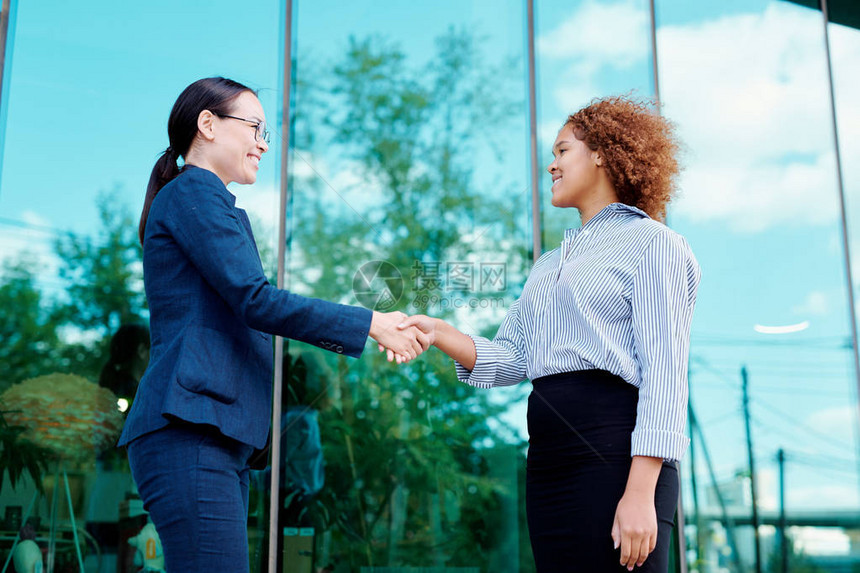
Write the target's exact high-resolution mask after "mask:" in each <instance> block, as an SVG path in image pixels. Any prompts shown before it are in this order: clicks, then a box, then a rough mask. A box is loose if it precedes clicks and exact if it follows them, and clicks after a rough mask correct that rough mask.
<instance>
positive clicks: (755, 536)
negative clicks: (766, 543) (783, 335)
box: [741, 366, 762, 573]
mask: <svg viewBox="0 0 860 573" xmlns="http://www.w3.org/2000/svg"><path fill="white" fill-rule="evenodd" d="M741 378H742V379H743V386H742V390H743V402H744V425H745V426H746V431H747V457H748V459H749V472H750V493H751V497H752V526H753V539H754V540H755V573H762V570H761V539H759V534H758V525H759V521H758V503H756V501H757V497H756V489H755V460H754V459H753V447H752V432H751V431H750V399H749V376H748V375H747V367H746V366H744V367H743V368H741Z"/></svg>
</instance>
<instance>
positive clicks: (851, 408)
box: [804, 404, 857, 451]
mask: <svg viewBox="0 0 860 573" xmlns="http://www.w3.org/2000/svg"><path fill="white" fill-rule="evenodd" d="M804 425H806V426H807V427H810V428H812V429H813V430H815V431H817V432H818V433H819V434H824V435H826V436H829V437H830V438H831V440H832V441H833V442H835V443H844V444H846V445H848V444H853V443H854V435H853V431H854V428H855V426H856V425H857V405H856V404H849V405H845V406H835V407H832V408H825V409H822V410H816V411H815V412H812V413H811V414H809V415H808V416H807V417H806V420H804ZM849 451H851V450H849Z"/></svg>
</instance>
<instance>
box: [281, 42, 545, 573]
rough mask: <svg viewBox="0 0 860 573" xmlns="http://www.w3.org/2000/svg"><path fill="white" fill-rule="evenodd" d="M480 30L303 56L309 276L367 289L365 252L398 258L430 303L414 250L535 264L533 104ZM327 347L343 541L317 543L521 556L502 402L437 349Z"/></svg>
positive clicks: (455, 559)
mask: <svg viewBox="0 0 860 573" xmlns="http://www.w3.org/2000/svg"><path fill="white" fill-rule="evenodd" d="M478 44H479V43H478V42H477V41H476V40H475V39H474V38H473V37H472V36H471V35H470V34H468V33H465V32H455V31H453V30H452V31H449V32H448V33H447V34H445V35H444V36H442V37H440V38H439V39H437V42H436V47H437V50H436V53H435V54H434V55H433V57H432V58H431V59H430V61H429V62H428V63H427V64H426V65H424V66H414V65H412V64H410V63H409V62H408V61H407V58H406V56H405V55H404V54H403V52H401V51H400V50H399V49H398V48H397V47H395V46H392V45H390V44H389V43H387V42H386V41H385V40H383V39H381V38H378V37H374V38H369V39H364V40H357V39H354V38H353V39H351V40H350V44H349V49H348V51H347V53H346V55H345V57H344V58H343V59H342V60H341V61H339V62H338V63H337V64H336V65H335V66H333V68H332V69H331V72H327V71H321V65H320V63H319V62H318V61H314V62H313V65H312V66H309V67H308V68H307V70H308V71H307V72H306V75H305V72H304V70H305V68H304V66H303V62H302V61H301V60H300V61H299V63H298V65H297V70H298V76H299V77H298V89H297V106H296V117H295V125H294V131H295V139H294V141H295V142H296V158H295V160H294V161H296V167H295V172H296V173H298V174H301V173H307V172H308V171H309V170H308V167H310V171H312V172H313V175H312V176H310V177H305V178H302V177H301V176H300V175H296V180H295V182H294V194H293V200H294V207H295V208H294V210H293V221H292V223H293V225H294V231H293V235H292V236H293V240H292V244H291V249H292V258H293V261H292V269H291V271H292V272H291V277H292V278H291V280H292V287H293V288H294V289H296V290H298V291H300V292H306V293H308V294H312V295H314V296H319V297H322V298H328V299H331V300H338V299H340V300H343V301H345V302H351V303H354V300H352V299H351V297H347V296H346V295H348V294H351V293H352V290H353V289H352V287H353V285H352V281H353V278H354V273H355V272H356V269H357V268H359V267H360V266H361V265H362V264H363V263H366V262H368V261H373V260H384V261H387V262H388V263H390V264H392V265H394V266H395V267H396V268H397V269H399V270H400V272H401V274H402V275H403V277H404V279H405V280H404V292H403V295H402V297H401V298H400V300H401V302H400V304H399V305H398V306H399V308H400V309H402V310H404V311H405V312H407V313H413V312H416V311H418V310H422V311H423V310H424V309H423V308H421V307H420V306H419V307H418V308H415V307H413V306H409V303H410V302H412V301H414V300H416V299H415V295H416V292H415V287H416V285H415V284H414V281H412V280H410V277H411V276H412V272H413V271H412V268H413V266H414V264H415V262H416V261H419V262H427V263H432V262H443V263H444V262H445V261H464V260H467V259H466V257H467V255H470V254H471V255H474V254H476V253H478V254H484V256H487V255H485V253H491V255H489V256H492V257H495V258H494V259H493V260H492V262H503V263H506V264H507V266H508V276H509V282H510V283H516V282H517V281H521V277H522V272H523V265H524V262H525V261H526V260H527V259H528V253H527V250H526V248H527V247H526V245H527V244H528V241H527V240H526V239H525V237H526V232H525V231H524V223H525V221H524V210H525V209H524V207H525V206H526V205H528V199H529V197H528V194H527V193H525V192H523V190H522V189H517V188H516V187H515V185H514V184H513V183H512V182H511V178H510V177H509V174H510V173H511V172H512V171H513V170H511V169H510V166H509V165H506V164H505V161H504V152H503V150H504V148H505V147H506V141H505V137H506V135H507V134H509V133H511V131H513V133H514V135H515V136H520V132H517V131H516V130H512V129H511V128H510V123H511V122H510V120H511V119H512V118H514V117H515V116H516V115H517V109H518V106H519V105H520V104H519V102H518V101H516V100H515V99H514V98H512V97H511V95H510V94H511V93H512V90H511V89H508V86H509V85H511V84H515V80H516V78H517V76H518V71H517V65H516V63H515V62H514V63H513V64H512V63H511V62H507V61H501V62H498V63H495V64H489V63H488V61H487V60H486V59H484V57H483V56H482V54H481V51H480V49H479V45H478ZM323 70H325V68H323ZM512 78H513V79H512ZM478 171H483V173H477V172H478ZM518 237H522V238H523V239H522V240H519V241H518V240H516V239H517V238H518ZM488 262H490V261H488ZM517 277H520V278H517ZM439 294H445V295H448V296H450V295H452V294H455V295H461V296H464V297H465V296H481V294H482V293H480V292H478V293H476V292H469V291H468V290H464V289H461V290H459V291H456V292H452V291H450V290H446V291H445V292H444V293H439ZM428 311H430V312H431V313H433V314H436V315H442V316H444V315H450V314H451V313H452V311H451V310H447V309H442V310H440V309H438V308H437V309H428ZM496 326H497V325H496ZM321 358H322V360H323V361H325V362H326V363H328V364H330V369H331V376H330V378H329V379H328V387H327V388H326V389H325V391H326V392H327V394H328V395H329V396H330V397H331V401H330V403H331V406H330V407H327V408H323V409H321V410H322V411H321V412H320V422H321V426H322V440H323V449H324V454H325V463H326V470H325V471H326V487H325V488H324V489H323V491H322V492H321V493H320V495H319V498H318V499H319V501H320V502H321V503H323V504H324V505H325V507H326V508H327V512H326V513H327V514H328V515H330V516H331V517H330V521H329V523H327V524H326V528H327V529H328V531H329V532H330V539H331V541H330V542H318V547H317V555H318V558H319V559H322V561H321V562H320V561H318V564H319V565H321V566H326V565H328V564H329V563H338V567H339V568H338V569H336V570H337V571H340V570H344V571H347V570H349V571H357V570H358V569H359V568H360V567H361V566H366V565H377V566H382V565H389V566H402V565H411V566H442V565H446V566H472V567H480V568H481V570H483V571H486V570H488V568H489V570H492V568H493V563H494V562H498V560H500V559H509V557H510V556H515V555H516V549H513V550H512V549H511V547H510V546H511V545H516V544H517V543H518V542H519V540H518V539H517V532H516V531H513V532H511V529H516V527H513V526H512V525H511V526H505V525H503V524H504V523H509V521H508V519H507V518H506V515H510V514H513V520H514V521H515V522H516V520H517V517H516V513H517V502H516V499H517V491H516V473H517V472H516V469H515V468H517V467H518V466H520V465H522V463H523V462H524V460H522V452H521V448H520V449H518V446H521V444H516V446H514V445H511V444H502V443H500V442H501V440H500V439H499V437H498V434H497V432H495V431H493V430H491V428H490V427H489V425H488V419H489V418H493V417H495V416H497V415H498V414H499V413H500V412H501V411H502V410H503V409H504V408H503V407H502V406H499V405H497V404H492V403H490V402H489V401H488V400H487V394H486V393H482V392H480V391H475V390H474V389H472V388H470V387H468V386H466V385H463V384H461V383H459V382H457V380H456V378H455V376H454V369H453V366H452V364H451V363H450V361H449V360H448V359H447V358H446V357H444V356H443V355H442V354H441V353H438V352H436V351H435V350H434V351H430V352H429V353H427V354H426V355H424V356H422V357H421V358H419V359H418V360H416V361H414V362H412V363H411V364H409V365H408V366H403V367H395V366H391V365H388V364H387V363H386V362H385V361H384V359H383V357H382V356H381V355H376V356H375V357H367V356H365V357H364V358H362V359H361V360H359V361H355V362H352V361H350V362H347V361H346V360H343V359H338V358H337V357H331V356H321ZM500 451H502V452H506V453H507V459H509V460H511V461H512V463H511V464H510V467H511V471H510V472H509V474H510V475H509V476H508V475H505V477H504V479H499V478H498V477H496V476H497V475H499V474H500V473H504V472H495V473H494V468H493V467H492V464H493V463H494V462H492V463H491V462H490V461H489V460H490V458H492V459H493V460H495V459H497V458H498V459H501V458H503V457H504V456H499V453H500ZM514 457H516V461H513V460H514ZM508 478H509V479H508ZM506 512H507V514H506ZM519 527H520V529H521V532H522V534H523V535H524V534H525V524H524V523H522V521H521V520H520V525H519ZM511 535H513V537H512V538H508V536H511ZM506 552H507V553H506ZM525 561H526V562H528V560H525ZM530 566H531V565H529V567H530ZM510 567H511V563H510V562H508V563H506V564H505V569H510ZM514 567H516V565H514ZM527 569H528V567H527V568H526V569H525V570H527ZM497 570H501V567H499V568H497Z"/></svg>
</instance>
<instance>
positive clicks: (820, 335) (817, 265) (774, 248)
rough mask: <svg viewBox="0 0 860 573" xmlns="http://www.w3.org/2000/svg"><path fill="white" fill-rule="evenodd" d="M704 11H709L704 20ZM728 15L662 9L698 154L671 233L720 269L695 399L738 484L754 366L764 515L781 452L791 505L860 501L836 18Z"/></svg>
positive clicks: (678, 97)
mask: <svg viewBox="0 0 860 573" xmlns="http://www.w3.org/2000/svg"><path fill="white" fill-rule="evenodd" d="M688 6H689V8H690V10H693V9H695V10H697V11H698V13H697V14H696V15H695V17H693V16H692V15H691V17H690V19H689V20H687V19H686V18H684V17H683V16H682V14H684V13H685V12H687V7H688ZM722 6H723V4H722V3H717V2H709V3H690V4H687V3H684V4H677V3H675V4H673V5H670V3H664V2H658V16H659V17H660V21H659V22H658V24H659V29H658V54H659V56H660V84H661V91H662V94H661V95H662V97H663V101H664V103H665V112H666V114H667V115H668V116H670V117H671V118H672V119H674V120H675V121H676V122H677V123H678V126H679V132H680V134H681V136H682V138H683V140H684V141H685V143H686V144H687V146H688V148H689V150H688V153H687V155H686V161H685V162H686V166H687V169H686V171H685V173H684V175H683V177H682V181H681V188H682V196H681V198H680V200H679V201H678V202H677V204H676V205H675V207H674V209H673V210H672V212H671V213H670V222H671V224H672V226H673V227H675V228H676V229H678V230H679V231H680V232H681V233H683V234H684V235H686V236H687V238H688V239H689V241H690V243H691V245H692V246H693V249H694V250H695V252H696V255H697V257H698V258H699V261H700V263H701V264H702V267H703V270H704V276H703V281H702V286H701V288H700V291H699V304H698V307H697V311H696V318H695V320H694V327H693V328H694V330H693V348H692V353H691V354H692V356H691V379H692V403H693V406H694V407H695V408H696V411H697V413H698V416H699V418H700V420H702V422H704V423H705V425H706V428H705V434H706V437H707V439H708V446H709V448H710V449H711V453H712V455H713V456H714V458H715V462H716V465H717V473H718V475H719V476H720V477H722V478H725V479H728V478H730V477H731V475H732V474H733V472H734V471H735V470H737V469H741V468H744V467H745V466H746V461H745V460H746V458H745V455H746V454H745V446H744V434H743V421H742V418H741V417H740V413H739V412H740V400H741V394H740V368H741V366H742V365H746V366H747V367H748V369H749V375H750V393H751V411H752V416H753V432H754V439H755V444H754V445H755V449H756V457H757V459H758V464H759V465H758V467H757V468H756V469H757V471H759V473H760V475H761V478H760V479H761V483H762V487H761V496H762V505H763V507H765V508H773V507H775V504H776V494H777V491H776V481H775V473H776V464H775V454H776V450H777V449H778V448H780V447H783V448H785V449H786V451H787V455H788V468H789V469H788V471H789V479H788V483H787V487H788V493H787V504H788V505H789V507H795V508H796V507H799V506H805V507H815V508H821V507H846V506H856V505H857V504H858V497H857V478H856V462H855V451H856V446H855V440H856V436H855V435H854V431H855V429H856V423H857V422H856V414H855V409H856V407H855V404H856V398H855V390H854V377H853V369H852V367H851V362H850V360H851V355H850V350H849V346H848V345H849V344H850V330H849V328H848V319H847V316H848V315H847V301H846V296H845V277H844V272H843V268H844V265H843V252H842V243H841V235H840V230H839V221H838V214H839V211H838V190H837V186H836V177H835V159H834V153H833V142H832V122H831V118H830V108H829V99H828V98H829V91H828V86H827V75H826V60H825V53H824V44H823V32H822V25H821V14H820V12H815V11H812V10H808V9H805V8H802V7H798V6H795V5H792V4H789V3H785V2H757V3H752V4H749V3H748V5H747V6H746V8H744V9H743V11H734V10H733V11H731V12H726V11H724V10H723V8H722ZM664 14H671V16H670V17H667V18H665V19H664V18H663V15H664ZM854 58H855V59H854V61H856V55H855V56H854ZM803 321H809V328H808V329H806V330H803V331H802V332H798V333H793V334H785V335H766V334H760V333H757V332H755V331H754V329H753V327H754V325H756V324H760V325H769V326H779V325H790V324H797V323H800V322H803ZM709 420H710V421H711V423H710V424H707V422H708V421H709ZM792 454H795V458H794V460H793V459H792ZM801 456H803V457H801ZM813 459H815V460H817V461H819V462H820V463H818V464H813V463H811V460H813Z"/></svg>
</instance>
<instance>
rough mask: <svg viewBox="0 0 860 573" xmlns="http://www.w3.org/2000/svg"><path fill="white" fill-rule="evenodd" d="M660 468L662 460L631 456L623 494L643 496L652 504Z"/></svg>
mask: <svg viewBox="0 0 860 573" xmlns="http://www.w3.org/2000/svg"><path fill="white" fill-rule="evenodd" d="M662 467H663V459H662V458H653V457H650V456H633V461H632V462H631V464H630V473H629V474H628V476H627V488H626V489H625V491H624V493H625V494H635V495H641V496H645V497H647V498H648V499H649V500H651V501H652V502H653V500H654V491H655V490H656V489H657V478H659V477H660V469H661V468H662Z"/></svg>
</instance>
